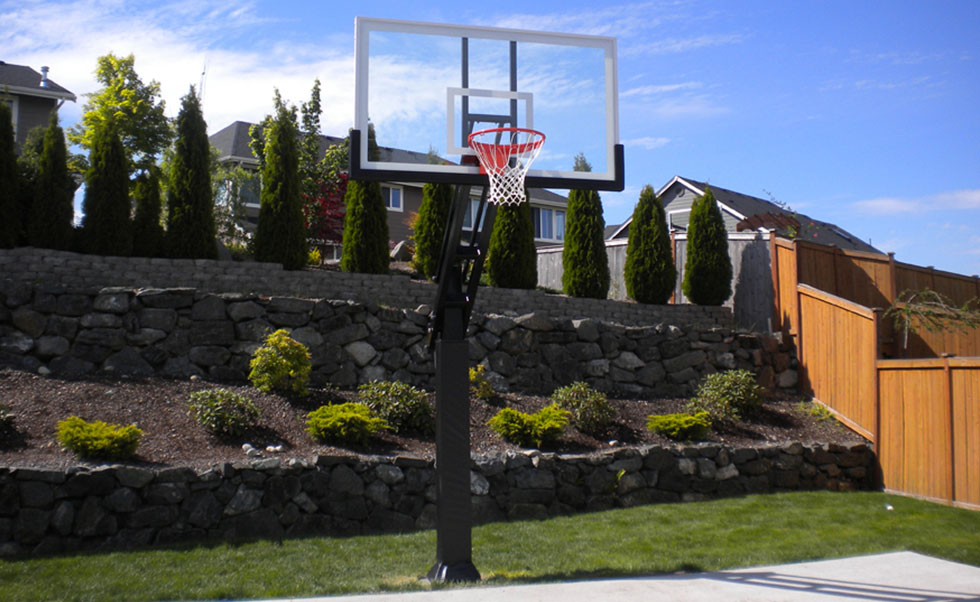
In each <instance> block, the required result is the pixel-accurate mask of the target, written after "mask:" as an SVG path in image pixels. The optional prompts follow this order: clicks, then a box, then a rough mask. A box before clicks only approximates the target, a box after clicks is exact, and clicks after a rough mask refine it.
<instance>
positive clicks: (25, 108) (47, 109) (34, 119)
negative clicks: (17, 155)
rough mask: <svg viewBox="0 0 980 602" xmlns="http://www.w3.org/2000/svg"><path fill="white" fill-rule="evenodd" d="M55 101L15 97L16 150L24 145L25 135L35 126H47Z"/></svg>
mask: <svg viewBox="0 0 980 602" xmlns="http://www.w3.org/2000/svg"><path fill="white" fill-rule="evenodd" d="M54 109H55V100H54V99H51V98H38V97H35V96H21V95H17V138H16V144H17V150H18V151H19V150H20V148H21V147H22V146H23V145H24V141H25V140H27V134H28V132H30V131H31V130H32V129H34V128H36V127H37V126H47V125H48V119H50V118H51V111H53V110H54Z"/></svg>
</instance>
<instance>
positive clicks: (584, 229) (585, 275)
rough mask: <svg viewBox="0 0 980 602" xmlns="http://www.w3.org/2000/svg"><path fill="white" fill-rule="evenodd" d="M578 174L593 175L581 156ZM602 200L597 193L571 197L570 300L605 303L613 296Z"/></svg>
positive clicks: (566, 279)
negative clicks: (578, 298) (610, 290)
mask: <svg viewBox="0 0 980 602" xmlns="http://www.w3.org/2000/svg"><path fill="white" fill-rule="evenodd" d="M575 171H592V166H591V165H589V162H588V161H586V160H585V155H583V154H581V153H579V154H578V155H577V156H576V157H575ZM605 227H606V221H605V219H603V216H602V200H601V199H600V198H599V193H598V192H597V191H595V190H572V191H570V192H569V193H568V211H567V212H566V214H565V248H564V250H563V251H562V265H564V270H563V271H562V276H561V282H562V288H563V289H564V291H565V294H566V295H568V296H570V297H591V298H593V299H605V298H606V296H608V294H609V279H610V277H609V259H608V257H607V256H606V244H605V240H604V238H605V237H604V236H603V230H604V229H605Z"/></svg>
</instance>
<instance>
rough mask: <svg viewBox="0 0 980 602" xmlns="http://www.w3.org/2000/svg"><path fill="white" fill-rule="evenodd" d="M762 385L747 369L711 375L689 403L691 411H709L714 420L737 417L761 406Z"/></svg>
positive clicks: (728, 420)
mask: <svg viewBox="0 0 980 602" xmlns="http://www.w3.org/2000/svg"><path fill="white" fill-rule="evenodd" d="M762 392H763V390H762V387H760V386H759V385H758V384H757V383H756V379H755V375H754V374H752V372H750V371H748V370H727V371H725V372H716V373H714V374H709V375H708V376H706V377H705V379H704V380H703V381H702V382H701V384H700V385H698V388H697V391H696V393H695V396H694V398H693V399H691V400H690V401H689V402H688V403H687V410H688V411H689V412H691V413H696V412H707V413H708V414H709V415H710V416H711V419H712V421H714V422H730V421H732V420H737V419H738V418H739V417H741V416H743V415H745V413H747V412H750V411H752V410H754V409H756V408H758V407H759V406H761V405H762Z"/></svg>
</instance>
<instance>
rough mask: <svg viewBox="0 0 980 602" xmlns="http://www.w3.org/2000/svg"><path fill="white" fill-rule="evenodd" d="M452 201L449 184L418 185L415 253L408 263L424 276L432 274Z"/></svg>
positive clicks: (436, 266)
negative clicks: (420, 203)
mask: <svg viewBox="0 0 980 602" xmlns="http://www.w3.org/2000/svg"><path fill="white" fill-rule="evenodd" d="M452 202H453V187H452V186H450V185H449V184H426V185H425V187H423V188H422V205H421V206H420V207H419V216H418V219H416V220H415V256H414V257H412V265H413V267H414V268H415V269H416V270H418V272H419V273H420V274H422V275H423V276H425V277H426V278H432V276H434V275H435V273H436V270H437V269H438V267H439V251H440V250H441V247H442V237H443V234H444V233H445V231H446V220H448V219H449V208H450V206H451V205H452Z"/></svg>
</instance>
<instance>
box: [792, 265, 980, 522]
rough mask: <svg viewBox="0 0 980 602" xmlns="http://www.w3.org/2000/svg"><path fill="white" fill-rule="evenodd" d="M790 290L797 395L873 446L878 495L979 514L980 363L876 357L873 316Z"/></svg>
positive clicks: (837, 300) (825, 296)
mask: <svg viewBox="0 0 980 602" xmlns="http://www.w3.org/2000/svg"><path fill="white" fill-rule="evenodd" d="M796 292H797V294H796V297H795V299H794V307H796V308H798V311H797V312H796V320H797V321H796V323H797V324H800V325H801V328H800V329H799V330H798V331H797V333H796V337H797V345H798V346H797V353H798V354H799V358H800V366H801V387H802V388H803V390H804V391H806V392H808V393H810V394H811V395H812V396H813V397H814V399H815V400H817V401H819V402H820V403H822V404H824V405H826V406H827V407H828V408H830V409H831V410H832V411H833V412H834V413H835V414H836V415H837V416H838V418H840V419H841V421H842V422H844V423H845V424H847V425H848V426H850V427H851V428H853V429H854V430H855V431H857V432H858V433H860V434H862V435H863V436H865V437H866V438H868V439H870V440H871V441H872V442H874V444H875V449H876V451H877V454H878V461H879V464H880V475H879V478H880V479H881V483H882V485H883V486H884V488H885V489H886V490H889V491H895V492H901V493H907V494H911V495H915V496H919V497H924V498H928V499H933V500H939V501H944V502H947V503H952V504H955V505H960V506H964V507H970V508H977V509H980V357H973V358H949V357H944V358H941V359H916V360H882V359H878V355H879V343H878V341H879V337H878V335H879V312H880V310H873V309H870V308H868V307H864V306H862V305H860V304H857V303H854V302H853V301H849V300H847V299H844V298H842V297H839V296H836V295H831V294H829V293H827V292H824V291H821V290H818V289H816V288H814V287H812V286H809V285H806V284H800V285H798V286H797V291H796Z"/></svg>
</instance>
